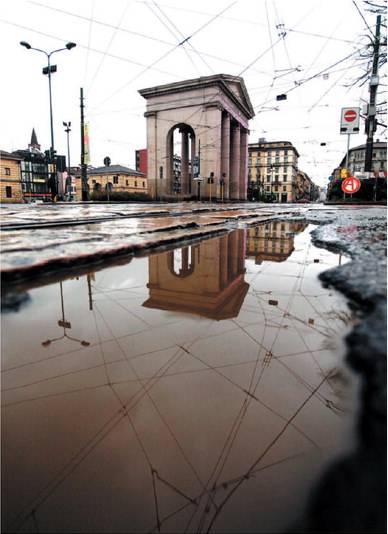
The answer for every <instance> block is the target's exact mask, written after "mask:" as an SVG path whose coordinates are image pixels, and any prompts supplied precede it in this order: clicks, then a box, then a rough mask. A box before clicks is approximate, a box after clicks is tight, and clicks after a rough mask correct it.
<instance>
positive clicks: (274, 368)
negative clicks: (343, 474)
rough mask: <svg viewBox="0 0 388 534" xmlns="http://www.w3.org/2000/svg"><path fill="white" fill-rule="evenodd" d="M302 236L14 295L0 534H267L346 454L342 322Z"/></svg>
mask: <svg viewBox="0 0 388 534" xmlns="http://www.w3.org/2000/svg"><path fill="white" fill-rule="evenodd" d="M310 230H311V228H306V225H305V224H303V223H290V222H275V223H274V222H272V223H268V224H266V225H262V226H259V227H257V228H250V229H248V230H237V231H234V232H232V233H230V234H229V235H226V236H223V237H220V238H215V239H209V240H205V241H203V242H200V243H197V244H195V245H193V246H189V247H184V248H182V249H176V250H173V251H168V252H163V253H160V254H154V255H152V256H150V257H148V258H140V259H136V258H135V259H132V261H130V263H128V264H127V265H124V266H119V267H113V268H109V269H106V270H103V271H100V272H96V273H93V272H91V273H89V274H88V275H87V276H82V277H79V278H73V279H70V280H69V279H67V280H64V281H63V282H61V283H56V284H53V285H48V286H45V287H40V288H37V289H33V290H30V291H29V299H28V300H26V301H25V303H24V304H23V303H22V304H21V307H20V311H19V312H17V313H16V312H11V313H5V314H3V315H2V327H3V330H2V331H3V339H2V436H3V440H2V456H3V462H2V493H3V502H2V504H3V507H2V516H3V531H4V532H15V531H18V529H19V530H20V531H21V532H75V531H79V532H158V531H161V532H194V531H195V532H208V531H211V532H280V531H282V529H285V528H287V526H288V525H289V524H290V523H292V522H293V521H294V520H295V519H297V518H298V516H299V515H300V514H301V513H302V511H303V507H304V505H305V502H306V498H307V497H308V495H309V492H310V490H311V487H312V484H313V483H314V481H315V480H316V479H317V477H318V475H319V473H320V472H321V470H322V469H323V466H325V465H326V464H327V463H328V462H329V460H330V459H332V458H333V457H334V456H336V455H338V454H340V453H342V452H344V451H345V450H347V448H348V447H349V445H350V444H351V439H352V438H351V433H352V424H353V417H354V411H355V391H356V387H355V382H354V378H353V377H352V376H350V375H349V374H348V372H347V371H346V370H345V369H344V368H343V366H342V364H341V352H342V347H341V343H340V339H341V335H343V334H344V333H345V332H346V329H347V328H348V327H349V324H351V322H352V318H351V315H350V313H349V310H348V308H347V306H346V303H345V302H344V300H343V299H342V298H341V296H340V295H338V294H337V293H334V292H333V291H329V290H327V289H324V288H322V287H321V284H320V283H319V281H318V279H317V275H318V273H319V272H321V271H322V270H326V269H327V268H329V267H331V266H335V265H338V264H339V263H341V262H342V263H343V262H345V261H347V260H346V259H345V258H343V257H342V258H341V257H340V256H339V255H335V254H332V253H330V252H328V251H325V250H323V249H317V248H315V247H314V246H312V244H311V242H310V237H309V232H310Z"/></svg>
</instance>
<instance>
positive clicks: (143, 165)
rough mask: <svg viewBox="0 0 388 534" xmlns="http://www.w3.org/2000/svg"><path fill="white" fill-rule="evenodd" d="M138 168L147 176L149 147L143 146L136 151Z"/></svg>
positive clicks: (138, 170)
mask: <svg viewBox="0 0 388 534" xmlns="http://www.w3.org/2000/svg"><path fill="white" fill-rule="evenodd" d="M135 157H136V170H137V172H141V173H143V174H145V175H146V176H147V149H146V148H141V149H139V150H136V151H135Z"/></svg>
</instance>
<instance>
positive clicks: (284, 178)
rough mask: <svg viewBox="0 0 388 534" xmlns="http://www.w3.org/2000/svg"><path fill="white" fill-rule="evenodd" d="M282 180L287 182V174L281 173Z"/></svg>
mask: <svg viewBox="0 0 388 534" xmlns="http://www.w3.org/2000/svg"><path fill="white" fill-rule="evenodd" d="M283 182H287V174H283Z"/></svg>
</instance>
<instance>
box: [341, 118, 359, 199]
mask: <svg viewBox="0 0 388 534" xmlns="http://www.w3.org/2000/svg"><path fill="white" fill-rule="evenodd" d="M359 131H360V108H342V109H341V127H340V133H341V134H347V136H348V142H347V147H346V161H345V169H341V178H347V176H349V175H348V174H347V175H346V176H343V175H342V171H343V170H346V171H347V172H348V168H349V145H350V136H351V135H352V134H357V133H359ZM344 198H345V191H344Z"/></svg>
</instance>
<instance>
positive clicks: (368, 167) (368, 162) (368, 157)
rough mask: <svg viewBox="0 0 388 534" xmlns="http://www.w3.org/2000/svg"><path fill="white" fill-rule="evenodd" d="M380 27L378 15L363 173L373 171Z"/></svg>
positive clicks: (366, 123)
mask: <svg viewBox="0 0 388 534" xmlns="http://www.w3.org/2000/svg"><path fill="white" fill-rule="evenodd" d="M380 25H381V15H378V16H377V19H376V34H375V40H374V43H373V66H372V76H371V78H370V81H369V93H370V96H369V105H368V115H367V118H366V121H365V133H366V135H367V139H366V149H365V168H364V170H365V172H371V171H372V170H373V169H372V156H373V134H374V132H375V131H376V95H377V87H378V85H379V77H378V69H379V50H380ZM374 196H375V197H376V184H375V191H374ZM375 199H376V198H375Z"/></svg>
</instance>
